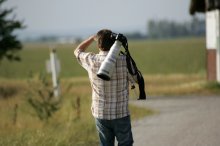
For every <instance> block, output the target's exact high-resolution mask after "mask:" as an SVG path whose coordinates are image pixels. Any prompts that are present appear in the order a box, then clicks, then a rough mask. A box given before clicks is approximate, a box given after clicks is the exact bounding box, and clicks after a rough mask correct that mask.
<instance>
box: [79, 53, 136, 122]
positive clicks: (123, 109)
mask: <svg viewBox="0 0 220 146" xmlns="http://www.w3.org/2000/svg"><path fill="white" fill-rule="evenodd" d="M107 54H108V52H106V51H100V52H99V54H94V53H91V52H89V53H86V52H81V51H80V50H76V51H75V56H76V57H77V60H78V61H79V63H80V65H82V67H83V68H85V69H86V70H87V72H88V75H89V79H90V83H91V87H92V107H91V110H92V114H93V116H94V117H95V118H99V119H106V120H113V119H118V118H122V117H125V116H128V115H129V110H128V96H129V81H131V82H134V80H133V79H132V77H131V76H130V74H129V73H128V70H127V63H126V56H124V55H119V57H118V59H117V61H116V69H114V71H113V75H112V76H111V80H110V81H104V80H102V79H100V78H98V77H97V75H96V74H97V72H98V70H99V67H100V65H101V63H102V62H103V61H104V59H105V57H106V55H107Z"/></svg>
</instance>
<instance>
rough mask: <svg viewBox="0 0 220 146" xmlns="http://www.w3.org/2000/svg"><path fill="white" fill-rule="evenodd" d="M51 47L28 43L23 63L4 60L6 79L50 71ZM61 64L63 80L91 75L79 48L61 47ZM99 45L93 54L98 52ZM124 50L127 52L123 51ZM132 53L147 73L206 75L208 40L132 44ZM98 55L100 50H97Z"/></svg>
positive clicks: (1, 69) (0, 67)
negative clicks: (79, 59) (76, 53)
mask: <svg viewBox="0 0 220 146" xmlns="http://www.w3.org/2000/svg"><path fill="white" fill-rule="evenodd" d="M48 48H49V45H47V44H25V45H24V49H23V50H22V51H21V52H20V56H21V58H22V61H21V62H12V63H11V62H8V61H6V60H3V61H2V62H1V65H0V77H2V78H18V79H19V78H23V79H25V78H27V76H28V74H29V73H30V72H32V73H34V74H35V73H39V72H44V71H45V70H46V67H45V62H46V60H47V59H49V49H48ZM56 48H57V55H58V58H59V59H60V61H61V77H62V78H63V77H64V78H69V77H79V76H87V73H86V71H85V70H84V69H83V68H82V67H81V66H80V65H79V64H78V63H77V60H76V59H75V57H74V55H73V49H74V48H75V45H57V46H56ZM92 48H95V44H93V45H92V47H90V49H89V51H91V50H93V51H94V50H95V49H92ZM122 50H123V49H122ZM129 50H130V52H131V55H132V56H133V58H134V60H135V61H136V64H137V66H138V67H139V69H140V70H141V72H142V73H143V74H197V73H202V74H205V51H206V49H205V39H204V38H191V39H176V40H165V41H150V40H142V41H132V40H131V41H129ZM96 52H97V50H96Z"/></svg>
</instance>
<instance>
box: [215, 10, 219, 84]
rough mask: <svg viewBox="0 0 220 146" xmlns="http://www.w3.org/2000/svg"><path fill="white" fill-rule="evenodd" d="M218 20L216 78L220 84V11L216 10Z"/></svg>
mask: <svg viewBox="0 0 220 146" xmlns="http://www.w3.org/2000/svg"><path fill="white" fill-rule="evenodd" d="M215 20H216V76H217V82H218V83H220V28H219V27H220V10H215Z"/></svg>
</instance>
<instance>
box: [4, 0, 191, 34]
mask: <svg viewBox="0 0 220 146" xmlns="http://www.w3.org/2000/svg"><path fill="white" fill-rule="evenodd" d="M189 5H190V0H151V1H150V0H7V2H5V4H4V5H3V7H4V8H11V7H15V10H14V13H15V14H16V18H17V19H19V20H22V21H23V22H24V24H25V25H26V26H27V27H26V29H25V30H22V33H21V34H23V35H24V34H25V35H28V34H29V35H42V34H43V35H46V34H64V35H73V36H87V35H90V34H94V33H96V32H97V31H98V30H100V29H103V28H108V29H111V30H113V31H115V32H140V33H144V34H145V33H146V30H147V22H148V21H149V20H151V19H154V20H161V19H167V20H173V21H178V22H184V21H189V20H190V19H191V18H192V16H190V15H189Z"/></svg>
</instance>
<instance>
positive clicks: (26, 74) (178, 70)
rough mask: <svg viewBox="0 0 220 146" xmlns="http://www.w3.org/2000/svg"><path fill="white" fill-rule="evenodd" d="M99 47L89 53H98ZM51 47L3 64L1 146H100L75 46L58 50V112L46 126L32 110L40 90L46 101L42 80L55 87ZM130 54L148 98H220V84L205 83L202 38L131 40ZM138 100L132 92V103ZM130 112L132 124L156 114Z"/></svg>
mask: <svg viewBox="0 0 220 146" xmlns="http://www.w3.org/2000/svg"><path fill="white" fill-rule="evenodd" d="M95 45H96V44H93V45H92V46H91V48H89V51H95V52H97V50H95V49H94V48H95V47H96V46H95ZM48 46H49V45H48V44H33V43H32V44H24V49H23V50H22V51H21V52H20V56H21V58H22V61H21V62H8V61H6V60H3V61H2V62H1V64H0V119H1V120H0V129H1V130H0V146H13V145H16V146H30V145H31V146H38V145H45V146H46V145H47V146H64V145H65V146H72V145H74V146H87V145H89V146H93V145H94V146H95V145H98V138H97V133H96V129H95V126H94V120H93V117H92V116H91V112H90V104H91V98H90V96H91V89H90V85H89V81H88V78H87V73H86V71H85V70H84V69H82V68H81V67H80V66H79V64H78V63H77V61H76V59H75V57H74V56H73V49H74V48H75V47H76V44H74V45H60V44H59V45H58V44H57V45H55V46H56V48H57V56H58V58H59V60H60V62H61V73H60V83H61V91H62V98H61V101H60V102H59V110H58V111H56V112H54V113H53V114H52V116H51V117H50V118H48V119H47V120H42V119H40V118H39V117H38V116H37V112H36V110H34V108H33V106H31V104H29V102H28V99H29V96H30V92H32V91H33V89H34V88H36V87H37V90H34V92H35V93H36V95H34V96H33V98H38V99H39V100H41V101H42V99H43V98H42V96H40V94H38V93H39V91H42V90H46V88H45V89H42V84H43V82H42V81H41V80H40V75H42V74H43V75H44V76H45V77H46V78H47V79H48V80H49V82H48V85H50V84H51V82H50V75H49V74H46V67H45V62H46V60H47V59H49V47H48ZM129 50H130V52H131V55H132V56H133V58H134V59H135V61H136V64H137V66H138V67H139V69H140V70H141V72H142V73H143V75H144V78H145V82H146V91H147V95H148V96H172V95H187V94H199V95H202V94H215V95H217V94H218V95H219V93H220V90H219V89H220V86H219V84H217V83H215V82H207V81H206V70H205V65H206V56H205V55H206V54H205V53H206V49H205V39H204V38H187V39H176V40H160V41H151V40H141V41H133V40H131V41H129ZM30 81H31V82H30ZM30 83H31V84H30ZM31 95H32V94H31ZM78 98H80V105H78V104H77V99H78ZM136 98H137V97H136V95H135V94H134V92H133V91H131V100H136ZM130 111H131V115H132V120H134V119H138V118H141V117H143V116H146V115H150V114H153V113H154V112H155V111H152V110H151V109H143V108H139V107H135V106H133V105H130Z"/></svg>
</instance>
